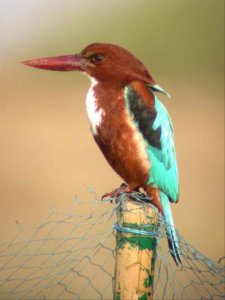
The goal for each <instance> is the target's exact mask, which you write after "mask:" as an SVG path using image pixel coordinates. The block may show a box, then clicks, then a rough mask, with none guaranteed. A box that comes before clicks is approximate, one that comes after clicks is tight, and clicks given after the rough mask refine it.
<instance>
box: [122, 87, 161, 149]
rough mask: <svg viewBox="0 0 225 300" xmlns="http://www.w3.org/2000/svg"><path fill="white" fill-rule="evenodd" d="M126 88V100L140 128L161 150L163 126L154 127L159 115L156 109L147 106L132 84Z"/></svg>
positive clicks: (154, 145)
mask: <svg viewBox="0 0 225 300" xmlns="http://www.w3.org/2000/svg"><path fill="white" fill-rule="evenodd" d="M126 89H127V91H126V101H127V104H128V107H129V111H130V114H132V115H133V117H134V122H135V123H136V124H137V126H138V129H139V130H140V132H141V133H142V134H143V136H144V138H145V140H146V141H147V142H148V143H149V144H150V145H151V146H153V147H156V148H158V149H159V150H161V147H162V146H161V141H160V137H161V127H159V128H157V129H156V130H153V128H152V127H153V123H154V121H155V118H156V115H157V113H156V111H155V110H151V109H150V108H149V107H148V106H146V105H145V104H144V102H143V101H142V98H141V96H140V95H139V94H138V93H137V92H136V91H135V90H134V89H132V88H131V87H130V86H127V87H126Z"/></svg>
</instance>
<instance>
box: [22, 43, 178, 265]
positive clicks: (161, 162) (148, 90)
mask: <svg viewBox="0 0 225 300" xmlns="http://www.w3.org/2000/svg"><path fill="white" fill-rule="evenodd" d="M23 63H24V64H25V65H28V66H31V67H35V68H39V69H45V70H54V71H80V72H82V73H85V74H86V75H88V77H89V78H90V80H91V86H90V88H89V90H88V93H87V96H86V111H87V115H88V119H89V123H90V129H91V132H92V134H93V137H94V140H95V142H96V143H97V145H98V146H99V148H100V150H101V152H102V153H103V155H104V156H105V158H106V160H107V161H108V163H109V164H110V166H111V167H112V168H113V169H114V171H115V172H116V173H117V174H118V175H119V176H120V177H121V178H122V179H123V180H124V181H125V184H123V185H122V186H121V190H124V191H125V192H132V191H136V190H139V189H140V188H142V189H143V190H144V191H145V193H146V194H147V196H149V198H150V199H151V203H152V204H153V205H154V206H155V207H157V208H158V210H159V212H160V213H161V214H162V216H163V218H164V221H165V227H166V232H167V238H168V245H169V250H170V253H171V255H172V257H173V259H174V261H175V263H176V264H177V265H179V264H181V251H180V247H179V240H178V237H177V233H176V230H175V227H174V221H173V216H172V212H171V207H170V203H177V202H178V200H179V182H178V181H179V180H178V170H177V160H176V153H175V146H174V130H173V125H172V121H171V118H170V115H169V113H168V111H167V109H166V108H165V106H164V104H163V103H162V102H161V101H160V100H159V99H158V96H157V95H158V94H157V93H161V94H164V95H165V96H167V97H169V98H170V95H169V93H167V92H166V91H165V90H164V89H163V88H162V87H161V86H160V85H158V84H157V83H156V82H155V81H154V80H153V78H152V76H151V75H150V73H149V71H148V69H147V68H146V67H145V66H144V64H143V63H142V62H141V61H140V60H139V59H138V58H137V57H136V56H134V55H133V54H132V53H131V52H130V51H128V50H126V49H125V48H123V47H121V46H118V45H115V44H109V43H92V44H90V45H88V46H86V47H85V48H84V49H83V50H82V51H81V52H80V53H78V54H74V55H62V56H54V57H46V58H36V59H31V60H26V61H24V62H23Z"/></svg>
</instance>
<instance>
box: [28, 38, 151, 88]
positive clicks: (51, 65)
mask: <svg viewBox="0 0 225 300" xmlns="http://www.w3.org/2000/svg"><path fill="white" fill-rule="evenodd" d="M23 63H24V64H26V65H29V66H31V67H35V68H40V69H46V70H55V71H81V72H85V73H86V74H88V75H89V76H90V77H93V78H95V79H96V80H97V81H99V82H106V83H109V84H112V85H117V86H118V85H119V86H121V85H126V84H128V83H130V82H131V81H133V80H141V81H144V82H146V83H149V84H150V85H154V84H155V82H154V80H153V79H152V77H151V76H150V74H149V73H148V70H147V69H146V68H145V66H144V65H143V64H142V63H141V62H140V61H139V60H138V59H137V58H136V57H135V56H134V55H133V54H131V53H130V52H129V51H127V50H126V49H124V48H121V47H119V46H117V45H112V44H105V43H94V44H91V45H89V46H87V47H86V48H85V49H84V50H82V51H81V53H79V54H75V55H65V56H57V57H47V58H38V59H32V60H28V61H24V62H23Z"/></svg>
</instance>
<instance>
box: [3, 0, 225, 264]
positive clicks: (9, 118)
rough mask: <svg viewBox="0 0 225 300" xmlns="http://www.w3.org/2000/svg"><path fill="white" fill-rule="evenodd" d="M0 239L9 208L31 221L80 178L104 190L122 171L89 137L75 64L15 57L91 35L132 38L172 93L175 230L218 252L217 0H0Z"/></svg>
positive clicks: (64, 202)
mask: <svg viewBox="0 0 225 300" xmlns="http://www.w3.org/2000/svg"><path fill="white" fill-rule="evenodd" d="M0 37H1V40H0V62H1V80H0V89H1V92H0V93H1V99H0V101H1V110H0V119H1V131H0V143H1V145H0V148H1V150H0V151H1V154H0V164H1V169H0V199H1V209H0V228H1V229H0V241H8V240H9V239H10V238H11V237H12V235H13V234H15V233H16V232H17V227H16V225H15V223H14V220H19V221H20V222H21V223H24V224H37V223H39V222H40V220H42V219H43V218H44V217H45V216H46V214H47V213H48V211H49V207H50V204H51V203H52V202H54V203H55V206H56V208H57V209H58V210H59V211H64V210H67V209H68V208H69V207H70V205H71V201H72V198H73V196H74V195H75V194H77V195H79V197H80V198H81V199H82V198H85V199H86V198H87V197H90V198H91V196H90V195H89V194H88V192H87V189H86V187H85V186H89V187H92V188H93V189H94V190H95V191H96V192H97V194H98V195H99V196H101V195H102V194H104V193H106V192H109V191H111V190H112V189H114V188H116V187H118V185H119V184H120V183H121V182H122V181H121V179H120V178H119V177H118V176H117V175H116V174H115V173H114V172H113V171H112V170H111V168H110V167H109V166H108V164H107V163H106V161H105V159H104V158H103V156H102V154H101V153H100V151H99V149H98V148H97V146H96V145H95V143H94V141H93V139H92V136H91V133H90V130H89V125H88V121H87V117H86V112H85V103H84V99H85V96H86V93H87V90H88V87H89V85H90V83H89V81H88V80H87V78H85V77H84V76H82V75H81V74H78V73H73V72H70V73H60V72H50V71H49V72H47V71H41V70H37V69H32V68H28V67H26V66H24V65H22V64H21V63H20V61H23V60H26V59H31V58H35V57H46V56H54V55H62V54H74V53H77V52H79V51H80V50H81V49H82V48H84V47H85V46H86V45H88V44H90V43H93V42H110V43H115V44H118V45H121V46H123V47H125V48H127V49H129V50H130V51H131V52H132V53H134V54H135V55H136V56H137V57H138V58H139V59H141V60H142V61H143V62H144V64H145V65H146V66H147V67H148V69H149V71H150V73H151V75H152V76H153V78H154V79H155V81H156V82H157V83H159V84H160V85H161V86H162V87H163V88H165V89H166V90H167V91H168V92H169V93H170V94H171V95H172V100H167V99H164V98H163V97H162V100H163V102H164V103H165V104H166V106H167V108H168V110H169V112H170V114H171V117H172V119H173V124H174V128H175V138H176V151H177V158H178V165H179V174H180V202H179V204H178V205H173V208H172V209H173V214H174V219H175V224H176V226H177V228H178V230H179V231H180V232H181V233H182V234H183V235H184V236H185V237H186V238H187V239H188V240H189V241H190V242H191V243H192V244H193V245H195V246H196V247H197V248H198V249H199V250H200V251H202V252H203V253H204V254H206V255H207V256H209V257H210V258H213V259H218V258H219V257H220V256H222V255H224V1H223V0H216V1H215V0H170V1H166V0H140V1H131V0H129V1H128V0H123V1H121V0H120V1H119V0H114V1H103V0H92V1H91V0H89V1H88V0H82V1H78V0H64V1H62V0H54V1H52V0H20V1H18V0H7V1H5V0H0Z"/></svg>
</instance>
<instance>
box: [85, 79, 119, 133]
mask: <svg viewBox="0 0 225 300" xmlns="http://www.w3.org/2000/svg"><path fill="white" fill-rule="evenodd" d="M124 107H125V104H124V89H123V88H116V87H113V86H111V85H110V84H107V83H102V82H98V81H96V80H95V79H91V86H90V88H89V91H88V93H87V97H86V110H87V115H88V119H89V122H90V126H91V130H92V132H93V134H94V135H95V134H96V132H97V128H98V127H100V126H101V124H102V123H103V122H104V120H105V119H107V118H108V117H109V116H110V115H111V113H112V112H113V111H114V112H115V111H118V113H119V112H120V111H122V110H123V109H124Z"/></svg>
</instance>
